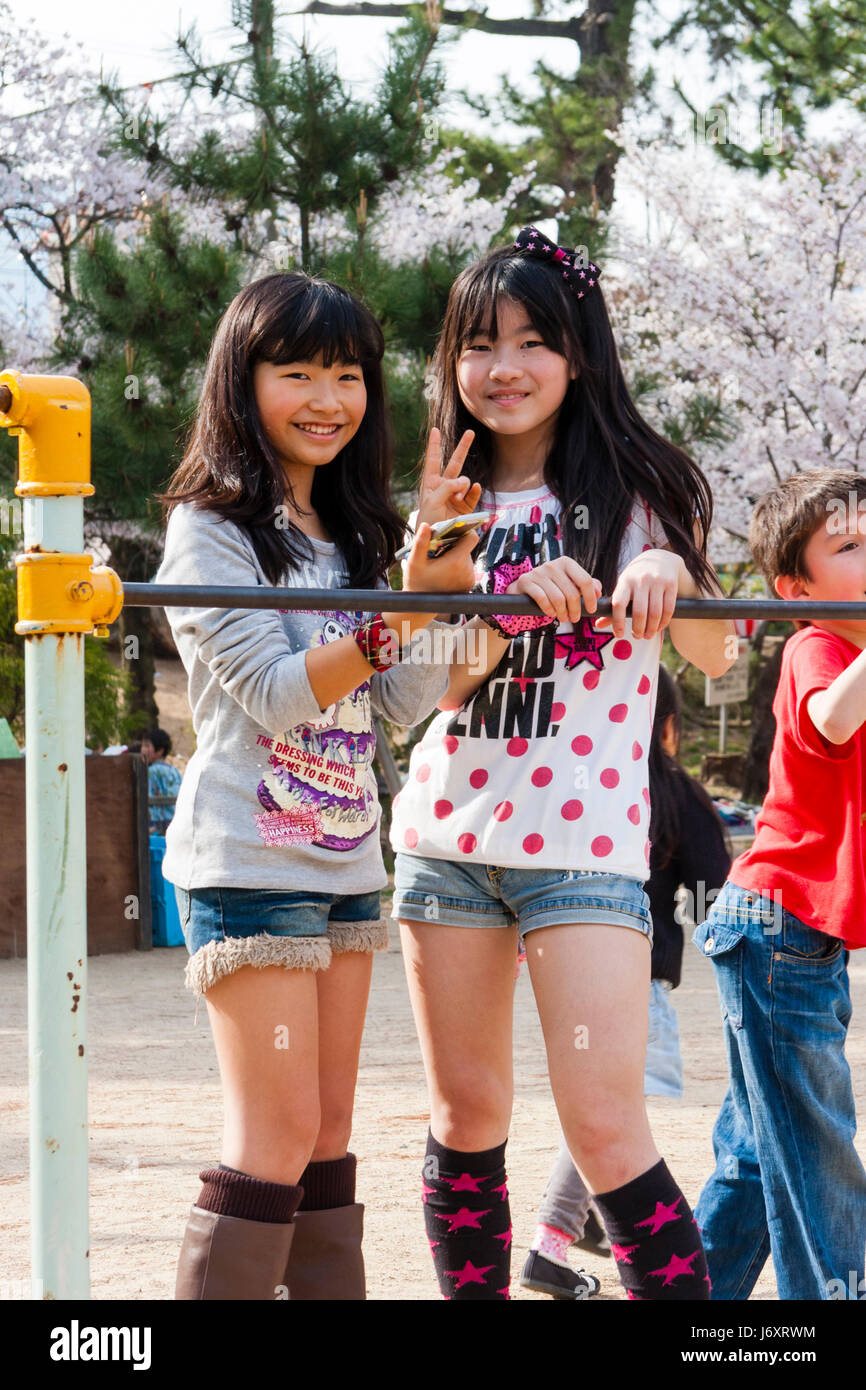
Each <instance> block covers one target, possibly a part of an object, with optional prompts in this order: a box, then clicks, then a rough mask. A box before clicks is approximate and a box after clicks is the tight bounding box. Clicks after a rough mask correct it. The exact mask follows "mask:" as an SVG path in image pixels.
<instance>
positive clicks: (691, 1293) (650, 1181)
mask: <svg viewBox="0 0 866 1390" xmlns="http://www.w3.org/2000/svg"><path fill="white" fill-rule="evenodd" d="M593 1200H594V1202H595V1204H596V1206H597V1207H598V1210H599V1212H600V1213H601V1218H602V1220H603V1221H604V1225H605V1229H606V1230H607V1234H608V1236H609V1237H610V1245H611V1250H612V1252H613V1256H614V1259H615V1260H616V1264H617V1269H618V1271H619V1277H620V1279H621V1280H622V1283H623V1287H624V1288H625V1291H626V1293H627V1295H628V1297H629V1298H633V1299H638V1300H652V1301H655V1302H658V1301H660V1300H665V1301H667V1300H673V1299H675V1300H680V1299H695V1300H700V1301H701V1302H706V1301H707V1300H708V1299H709V1297H710V1277H709V1275H708V1273H707V1261H706V1257H705V1255H704V1247H703V1245H702V1244H701V1234H700V1231H699V1230H698V1228H697V1224H696V1222H695V1219H694V1217H693V1216H692V1212H691V1208H690V1207H689V1204H688V1202H687V1201H686V1199H685V1197H684V1196H683V1194H682V1192H681V1191H680V1189H679V1188H678V1187H677V1184H676V1182H675V1181H674V1179H673V1177H672V1176H671V1174H670V1172H669V1171H668V1166H667V1164H666V1163H665V1161H664V1159H663V1158H662V1159H659V1161H658V1163H656V1164H655V1166H654V1167H653V1168H649V1169H648V1170H647V1172H645V1173H641V1175H640V1177H637V1178H633V1179H632V1181H631V1182H627V1183H625V1184H624V1186H623V1187H617V1188H615V1189H614V1191H613V1192H603V1193H601V1194H600V1195H599V1194H596V1196H595V1197H594V1198H593Z"/></svg>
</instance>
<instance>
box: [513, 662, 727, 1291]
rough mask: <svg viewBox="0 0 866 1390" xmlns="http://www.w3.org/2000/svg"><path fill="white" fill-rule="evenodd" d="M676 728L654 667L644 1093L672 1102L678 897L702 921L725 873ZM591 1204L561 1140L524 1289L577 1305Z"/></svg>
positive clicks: (723, 854)
mask: <svg viewBox="0 0 866 1390" xmlns="http://www.w3.org/2000/svg"><path fill="white" fill-rule="evenodd" d="M681 727H682V713H681V707H680V697H679V691H678V690H677V686H676V682H675V681H674V679H673V678H672V677H671V676H670V675H669V673H668V671H667V670H666V668H665V667H664V666H659V673H658V690H657V693H656V707H655V715H654V718H653V732H652V740H651V742H650V749H649V789H650V807H651V810H650V825H649V837H650V846H651V848H650V876H649V879H648V880H647V884H646V892H647V896H648V897H649V900H650V912H651V914H652V924H653V944H652V967H651V968H652V982H651V984H650V1006H649V1036H648V1039H647V1056H646V1064H645V1067H644V1094H645V1095H647V1096H673V1097H675V1098H676V1099H679V1098H680V1097H681V1096H682V1093H683V1064H682V1058H681V1056H680V1042H679V1029H678V1027H677V1015H676V1010H675V1009H674V1007H673V1004H672V1003H671V1001H670V999H669V997H668V996H669V995H670V992H671V991H672V990H674V989H676V988H677V986H678V985H679V983H680V976H681V974H682V958H683V928H682V921H683V915H682V912H681V910H680V904H679V903H678V901H677V892H678V890H679V888H680V887H681V886H682V887H685V889H686V892H687V898H686V910H687V912H688V913H689V914H690V915H694V914H695V913H696V912H698V913H700V915H701V916H703V910H704V905H705V904H706V903H707V902H708V901H712V897H713V896H714V895H715V894H716V893H717V892H718V891H719V889H720V888H721V887H722V885H723V883H724V881H725V875H726V874H727V872H728V869H729V868H730V865H731V856H730V854H729V853H728V850H727V848H726V844H725V840H726V836H725V830H724V827H723V825H722V822H721V820H720V819H719V817H718V815H717V814H716V810H715V807H714V806H713V803H712V801H711V800H710V798H709V796H708V795H707V793H706V791H705V790H704V788H703V787H702V786H701V784H700V782H696V781H695V780H694V778H693V777H690V776H689V775H688V773H687V772H686V770H685V768H684V767H682V765H681V764H680V763H679V761H678V759H677V750H678V748H679V743H680V734H681ZM591 1203H592V1198H591V1196H590V1194H589V1192H588V1190H587V1188H586V1185H585V1183H584V1182H583V1180H582V1178H581V1176H580V1174H579V1173H578V1171H577V1169H576V1168H575V1166H574V1163H573V1162H572V1158H571V1154H570V1153H569V1151H568V1145H567V1144H566V1142H565V1140H564V1139H563V1141H562V1144H561V1146H560V1150H559V1154H558V1155H557V1158H556V1162H555V1163H554V1166H553V1169H552V1171H551V1174H550V1177H549V1179H548V1182H547V1187H546V1189H545V1192H544V1197H543V1198H542V1202H541V1206H540V1207H539V1211H538V1225H537V1227H536V1232H535V1237H534V1239H533V1242H532V1246H531V1248H530V1252H529V1255H528V1257H527V1260H526V1263H525V1265H524V1267H523V1273H522V1274H521V1276H520V1283H521V1286H522V1287H523V1288H527V1289H534V1290H536V1291H537V1292H539V1293H549V1294H552V1295H553V1296H554V1298H576V1299H583V1298H586V1297H587V1296H588V1295H589V1294H590V1293H591V1292H592V1289H591V1287H590V1286H588V1283H587V1281H588V1280H592V1276H591V1275H589V1276H588V1275H586V1273H585V1272H584V1271H583V1270H574V1269H572V1267H571V1266H570V1265H569V1263H568V1259H567V1251H568V1248H569V1246H570V1245H572V1244H575V1245H579V1243H580V1241H581V1240H583V1239H584V1237H585V1228H586V1225H587V1221H588V1218H589V1215H590V1210H591ZM583 1248H587V1247H586V1246H584V1247H583ZM598 1253H607V1254H609V1253H610V1252H609V1250H607V1251H604V1250H602V1251H601V1252H598ZM593 1282H597V1281H594V1280H593Z"/></svg>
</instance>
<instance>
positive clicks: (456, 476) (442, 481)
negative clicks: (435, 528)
mask: <svg viewBox="0 0 866 1390" xmlns="http://www.w3.org/2000/svg"><path fill="white" fill-rule="evenodd" d="M474 438H475V431H474V430H466V431H465V433H464V434H463V437H462V438H461V440H460V442H459V444H458V445H457V448H456V449H455V450H454V453H453V454H452V455H451V457H450V459H449V460H448V462H447V464H446V465H445V467H444V468H443V467H442V435H441V433H440V432H439V430H431V431H430V438H429V440H428V442H427V453H426V455H425V457H424V473H423V476H422V478H421V489H420V492H419V496H418V521H417V523H416V524H418V525H420V524H421V523H422V522H426V523H427V525H428V526H432V525H433V524H434V522H436V521H452V520H453V519H454V517H457V516H467V515H468V514H469V513H470V512H474V511H477V510H478V500H479V498H480V496H481V484H480V483H472V485H471V486H470V483H469V479H468V478H467V477H466V476H465V474H463V473H461V471H460V470H461V468H462V467H463V464H464V463H465V462H466V455H467V454H468V453H469V450H470V448H471V447H472V441H473V439H474Z"/></svg>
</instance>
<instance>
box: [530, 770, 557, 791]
mask: <svg viewBox="0 0 866 1390" xmlns="http://www.w3.org/2000/svg"><path fill="white" fill-rule="evenodd" d="M530 781H531V782H532V785H533V786H534V787H546V786H547V785H548V783H550V782H552V781H553V773H552V772H551V770H550V768H549V767H537V768H536V769H535V771H534V772H533V774H532V777H531V778H530Z"/></svg>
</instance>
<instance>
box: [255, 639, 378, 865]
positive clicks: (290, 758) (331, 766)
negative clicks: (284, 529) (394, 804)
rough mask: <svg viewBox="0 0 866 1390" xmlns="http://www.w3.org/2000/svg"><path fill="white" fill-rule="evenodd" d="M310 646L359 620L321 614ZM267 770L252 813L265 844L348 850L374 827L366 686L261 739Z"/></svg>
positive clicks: (320, 643)
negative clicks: (318, 714)
mask: <svg viewBox="0 0 866 1390" xmlns="http://www.w3.org/2000/svg"><path fill="white" fill-rule="evenodd" d="M323 617H325V622H324V623H323V624H322V627H321V629H320V630H319V631H317V632H316V633H315V635H314V638H313V642H312V643H311V646H320V647H321V646H324V645H325V644H326V643H328V642H336V641H338V640H339V638H341V637H345V636H346V635H347V633H350V632H353V631H354V629H355V627H356V626H357V624H358V620H359V615H354V616H352V615H350V614H347V613H328V614H327V615H325V614H323ZM258 742H259V746H260V747H262V748H265V749H267V750H269V752H270V757H269V758H268V763H269V765H270V770H269V771H268V772H266V773H265V776H264V777H263V778H262V780H261V782H260V783H259V785H258V790H257V795H258V799H259V803H260V804H261V805H262V806H263V807H264V811H263V812H262V813H260V814H259V815H257V816H256V818H255V820H256V827H257V829H258V832H259V835H260V836H261V837H262V839H263V840H264V842H265V844H267V845H316V846H317V847H318V848H320V849H332V850H338V851H341V850H351V849H354V848H355V847H356V845H359V844H360V843H361V842H362V841H363V840H366V839H367V837H368V836H369V835H371V834H372V833H373V831H374V830H375V829H376V827H377V820H378V818H377V801H376V795H375V792H374V790H373V787H372V785H371V777H370V765H371V763H372V761H373V754H374V752H375V749H376V735H375V733H374V732H373V726H372V711H371V707H370V684H369V681H367V682H365V683H364V685H362V686H359V687H358V689H357V690H354V691H352V693H351V694H350V695H346V696H344V697H343V699H341V700H338V701H337V702H336V704H333V705H329V707H328V708H327V709H326V710H323V711H322V715H321V718H320V719H318V720H315V721H313V722H311V723H309V724H302V725H299V726H298V727H297V728H295V729H289V730H288V731H287V732H286V733H284V734H282V735H281V736H280V738H278V739H271V738H268V737H266V736H265V735H264V734H260V735H259V738H258Z"/></svg>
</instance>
